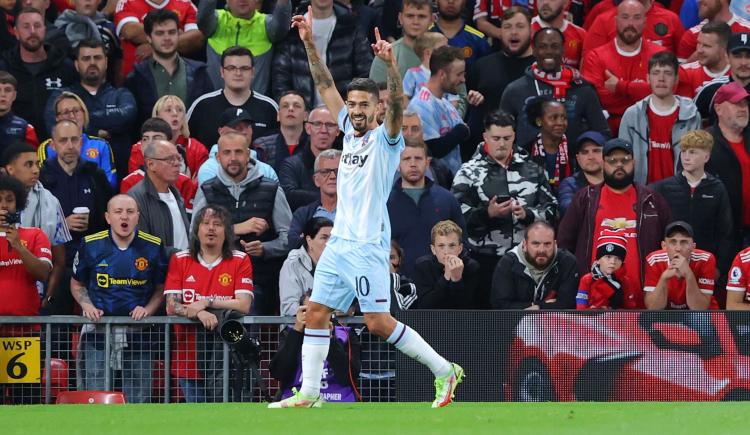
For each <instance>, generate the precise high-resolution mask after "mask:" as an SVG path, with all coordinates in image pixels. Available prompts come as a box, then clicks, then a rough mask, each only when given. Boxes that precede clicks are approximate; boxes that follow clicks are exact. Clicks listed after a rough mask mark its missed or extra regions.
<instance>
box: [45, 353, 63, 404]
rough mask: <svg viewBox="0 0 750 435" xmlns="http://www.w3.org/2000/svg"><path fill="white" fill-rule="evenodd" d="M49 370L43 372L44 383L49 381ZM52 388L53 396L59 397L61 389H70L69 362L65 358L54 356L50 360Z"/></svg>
mask: <svg viewBox="0 0 750 435" xmlns="http://www.w3.org/2000/svg"><path fill="white" fill-rule="evenodd" d="M47 379H48V378H47V371H46V370H44V372H43V374H42V385H45V384H46V382H47ZM49 380H50V389H51V395H52V397H57V394H58V393H59V392H60V391H65V390H67V389H68V364H67V363H66V362H65V360H62V359H59V358H52V359H51V361H50V377H49Z"/></svg>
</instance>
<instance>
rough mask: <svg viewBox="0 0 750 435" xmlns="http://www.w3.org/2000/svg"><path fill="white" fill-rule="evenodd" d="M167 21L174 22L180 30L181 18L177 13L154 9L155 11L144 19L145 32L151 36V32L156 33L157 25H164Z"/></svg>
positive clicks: (165, 9)
mask: <svg viewBox="0 0 750 435" xmlns="http://www.w3.org/2000/svg"><path fill="white" fill-rule="evenodd" d="M167 21H174V23H175V24H176V25H177V28H178V29H179V28H180V16H179V15H177V12H175V11H173V10H169V9H167V8H164V9H154V10H153V11H151V12H149V13H147V14H146V16H145V17H144V18H143V31H144V32H145V33H146V34H147V35H151V32H153V31H154V26H155V25H157V24H163V23H166V22H167Z"/></svg>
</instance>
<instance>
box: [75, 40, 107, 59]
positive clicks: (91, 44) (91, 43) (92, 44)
mask: <svg viewBox="0 0 750 435" xmlns="http://www.w3.org/2000/svg"><path fill="white" fill-rule="evenodd" d="M81 48H101V49H102V53H104V56H105V59H106V56H107V48H106V47H104V42H102V41H97V40H96V39H84V40H83V41H81V42H79V43H78V45H77V46H76V48H75V49H74V50H73V55H74V58H75V59H78V55H79V54H80V53H81Z"/></svg>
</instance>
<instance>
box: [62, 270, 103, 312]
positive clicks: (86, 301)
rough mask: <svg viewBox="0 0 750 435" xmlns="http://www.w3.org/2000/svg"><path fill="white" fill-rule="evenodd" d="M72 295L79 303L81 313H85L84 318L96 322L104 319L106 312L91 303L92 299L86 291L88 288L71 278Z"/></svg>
mask: <svg viewBox="0 0 750 435" xmlns="http://www.w3.org/2000/svg"><path fill="white" fill-rule="evenodd" d="M70 293H71V294H72V295H73V298H75V300H76V302H78V305H80V306H81V311H82V312H83V315H84V317H86V318H87V319H89V320H93V321H95V322H96V321H99V319H101V318H102V316H103V315H104V311H102V310H100V309H99V308H96V307H95V306H94V303H93V302H91V298H90V297H89V292H88V290H86V286H84V285H83V283H81V282H79V281H77V280H76V279H75V278H71V279H70Z"/></svg>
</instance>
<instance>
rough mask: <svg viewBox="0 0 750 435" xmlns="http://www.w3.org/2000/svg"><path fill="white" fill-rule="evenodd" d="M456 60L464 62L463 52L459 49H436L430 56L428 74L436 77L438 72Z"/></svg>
mask: <svg viewBox="0 0 750 435" xmlns="http://www.w3.org/2000/svg"><path fill="white" fill-rule="evenodd" d="M456 60H464V52H463V50H461V49H460V48H458V47H451V46H450V45H444V46H442V47H438V48H436V49H435V50H433V52H432V56H430V74H432V75H436V74H437V73H438V71H442V70H444V69H446V68H448V67H450V65H451V64H452V63H453V62H454V61H456Z"/></svg>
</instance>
